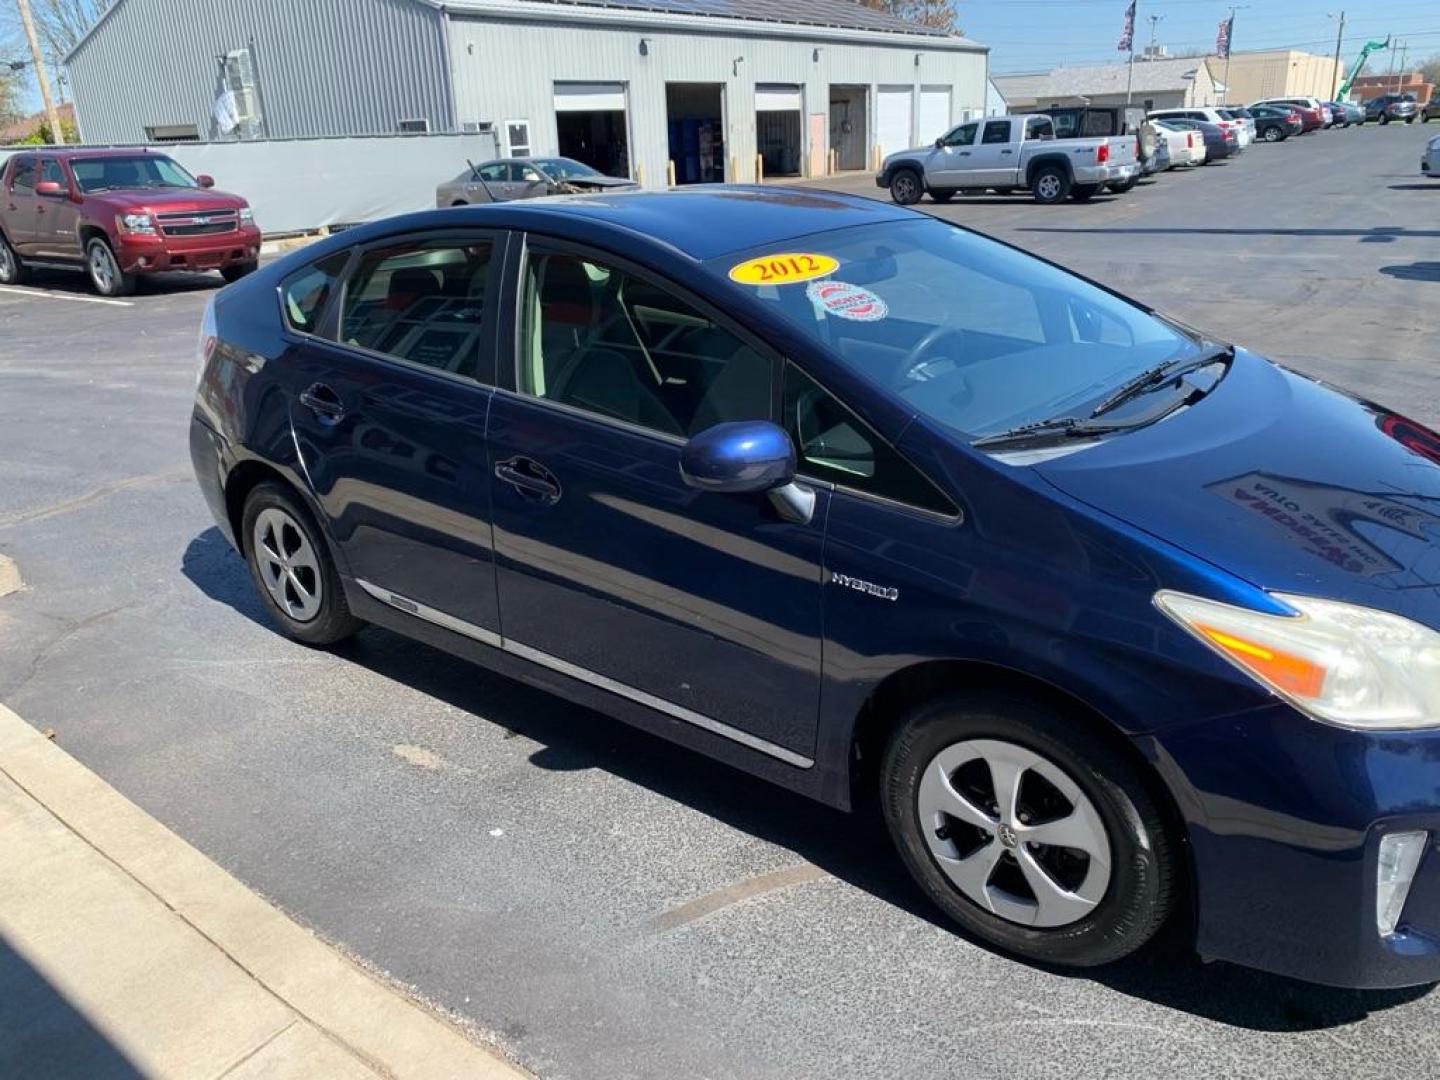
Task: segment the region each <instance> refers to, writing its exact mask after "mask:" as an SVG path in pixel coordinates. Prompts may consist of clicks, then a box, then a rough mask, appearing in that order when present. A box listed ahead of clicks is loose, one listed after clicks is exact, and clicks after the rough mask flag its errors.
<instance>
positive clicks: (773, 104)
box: [755, 83, 800, 112]
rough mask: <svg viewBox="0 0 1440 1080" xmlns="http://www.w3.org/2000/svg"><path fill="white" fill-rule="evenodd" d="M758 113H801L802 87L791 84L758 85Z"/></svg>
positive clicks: (756, 86)
mask: <svg viewBox="0 0 1440 1080" xmlns="http://www.w3.org/2000/svg"><path fill="white" fill-rule="evenodd" d="M755 111H756V112H799V111H800V87H798V86H795V85H793V84H791V83H756V84H755Z"/></svg>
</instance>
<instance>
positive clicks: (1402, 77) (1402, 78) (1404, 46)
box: [1395, 41, 1410, 94]
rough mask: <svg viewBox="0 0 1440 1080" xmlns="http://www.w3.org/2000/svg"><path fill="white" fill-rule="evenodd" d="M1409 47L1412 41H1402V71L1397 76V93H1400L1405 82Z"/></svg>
mask: <svg viewBox="0 0 1440 1080" xmlns="http://www.w3.org/2000/svg"><path fill="white" fill-rule="evenodd" d="M1409 49H1410V43H1409V42H1408V41H1402V42H1401V43H1400V71H1399V73H1398V74H1397V75H1396V76H1395V93H1397V94H1398V93H1400V88H1401V86H1402V85H1403V84H1404V82H1405V53H1406V52H1408V51H1409Z"/></svg>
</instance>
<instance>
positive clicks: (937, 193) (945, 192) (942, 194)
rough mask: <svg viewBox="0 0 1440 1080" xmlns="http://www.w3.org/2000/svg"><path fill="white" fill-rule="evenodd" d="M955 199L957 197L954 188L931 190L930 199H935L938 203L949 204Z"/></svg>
mask: <svg viewBox="0 0 1440 1080" xmlns="http://www.w3.org/2000/svg"><path fill="white" fill-rule="evenodd" d="M954 197H955V189H954V188H931V189H930V198H932V199H934V200H935V201H936V202H939V203H946V202H949V201H950V200H951V199H953V198H954Z"/></svg>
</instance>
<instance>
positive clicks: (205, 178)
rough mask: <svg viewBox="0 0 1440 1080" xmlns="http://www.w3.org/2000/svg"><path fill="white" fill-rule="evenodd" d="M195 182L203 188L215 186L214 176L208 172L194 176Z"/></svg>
mask: <svg viewBox="0 0 1440 1080" xmlns="http://www.w3.org/2000/svg"><path fill="white" fill-rule="evenodd" d="M195 183H197V184H199V185H200V186H201V187H203V188H212V187H214V186H215V178H214V177H213V176H211V175H210V174H209V173H203V172H202V173H201V174H200V175H199V176H197V177H195Z"/></svg>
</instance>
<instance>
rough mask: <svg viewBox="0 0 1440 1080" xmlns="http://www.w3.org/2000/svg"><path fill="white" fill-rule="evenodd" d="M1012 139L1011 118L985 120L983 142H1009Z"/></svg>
mask: <svg viewBox="0 0 1440 1080" xmlns="http://www.w3.org/2000/svg"><path fill="white" fill-rule="evenodd" d="M1009 141H1010V121H1009V120H987V121H986V122H985V135H984V137H983V138H982V139H981V142H987V143H1008V142H1009Z"/></svg>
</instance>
